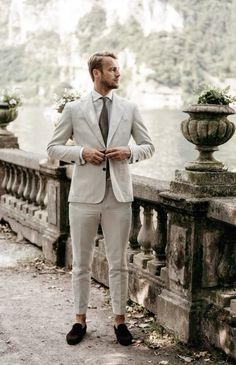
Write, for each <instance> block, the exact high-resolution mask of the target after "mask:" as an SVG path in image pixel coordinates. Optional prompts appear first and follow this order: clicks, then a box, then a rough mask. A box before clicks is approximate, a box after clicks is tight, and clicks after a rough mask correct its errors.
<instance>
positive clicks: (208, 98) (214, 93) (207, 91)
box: [198, 85, 236, 105]
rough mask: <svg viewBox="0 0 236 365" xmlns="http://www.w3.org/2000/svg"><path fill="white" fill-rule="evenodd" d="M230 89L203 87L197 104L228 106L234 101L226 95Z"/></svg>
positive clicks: (233, 98) (235, 98)
mask: <svg viewBox="0 0 236 365" xmlns="http://www.w3.org/2000/svg"><path fill="white" fill-rule="evenodd" d="M229 89H230V87H229V86H227V87H226V88H224V89H220V88H217V87H215V86H207V85H205V86H203V87H202V91H201V94H200V95H199V97H198V104H219V105H229V104H230V103H233V102H235V101H236V97H235V96H231V95H229V94H228V92H229Z"/></svg>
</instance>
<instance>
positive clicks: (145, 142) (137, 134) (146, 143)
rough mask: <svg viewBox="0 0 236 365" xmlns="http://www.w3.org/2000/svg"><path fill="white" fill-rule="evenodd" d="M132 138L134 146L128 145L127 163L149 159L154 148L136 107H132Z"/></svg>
mask: <svg viewBox="0 0 236 365" xmlns="http://www.w3.org/2000/svg"><path fill="white" fill-rule="evenodd" d="M131 134H132V137H133V139H134V141H135V144H130V145H129V148H130V151H131V157H130V160H129V163H135V162H139V161H142V160H145V159H148V158H151V157H152V155H153V153H154V152H155V147H154V145H153V143H152V141H151V138H150V137H149V134H148V131H147V128H146V127H145V125H144V123H143V120H142V117H141V114H140V112H139V110H138V107H137V106H136V105H134V111H133V124H132V131H131Z"/></svg>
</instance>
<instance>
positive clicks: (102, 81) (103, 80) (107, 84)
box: [101, 78, 119, 90]
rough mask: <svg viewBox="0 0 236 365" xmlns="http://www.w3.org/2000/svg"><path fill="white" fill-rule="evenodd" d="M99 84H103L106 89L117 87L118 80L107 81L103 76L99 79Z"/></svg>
mask: <svg viewBox="0 0 236 365" xmlns="http://www.w3.org/2000/svg"><path fill="white" fill-rule="evenodd" d="M101 85H102V86H104V87H105V88H106V89H107V90H112V89H118V87H119V84H118V81H117V83H116V82H115V81H114V82H108V81H107V80H105V79H103V78H102V79H101Z"/></svg>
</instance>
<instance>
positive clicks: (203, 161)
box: [181, 86, 236, 171]
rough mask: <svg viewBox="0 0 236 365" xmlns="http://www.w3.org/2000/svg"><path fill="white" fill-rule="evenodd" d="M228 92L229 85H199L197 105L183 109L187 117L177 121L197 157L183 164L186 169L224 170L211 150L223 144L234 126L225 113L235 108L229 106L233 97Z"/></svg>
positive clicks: (232, 112) (231, 134)
mask: <svg viewBox="0 0 236 365" xmlns="http://www.w3.org/2000/svg"><path fill="white" fill-rule="evenodd" d="M228 93H229V86H228V87H226V88H224V89H220V88H217V87H214V86H204V87H203V88H201V92H200V95H199V96H198V102H197V104H194V105H192V106H190V107H188V108H186V109H185V110H183V111H184V112H185V113H188V114H189V118H188V119H186V120H184V121H183V122H182V123H181V130H182V133H183V135H184V137H185V138H186V139H187V140H188V141H189V142H191V143H193V144H195V145H196V149H197V150H198V151H199V156H198V158H197V160H196V161H194V162H190V163H188V164H186V166H185V168H186V169H187V170H193V171H224V170H225V169H226V168H225V166H224V164H223V163H222V162H220V161H217V160H215V158H214V157H213V152H214V151H217V150H218V146H219V145H221V144H223V143H226V142H227V141H228V140H229V139H230V138H231V137H232V136H233V134H234V131H235V126H234V124H233V123H232V122H231V121H229V120H228V119H227V116H228V115H230V114H234V113H235V111H234V109H233V108H231V107H230V106H229V104H230V103H233V102H235V101H236V97H234V96H231V95H229V94H228Z"/></svg>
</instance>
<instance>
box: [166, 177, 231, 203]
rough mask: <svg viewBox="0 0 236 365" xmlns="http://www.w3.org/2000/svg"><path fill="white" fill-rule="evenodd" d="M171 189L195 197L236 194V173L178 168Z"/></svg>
mask: <svg viewBox="0 0 236 365" xmlns="http://www.w3.org/2000/svg"><path fill="white" fill-rule="evenodd" d="M170 189H171V191H172V192H173V193H176V194H178V195H179V194H183V195H190V196H192V197H195V198H209V197H215V196H220V197H222V196H236V173H235V172H228V171H220V172H213V171H211V172H206V171H204V172H203V171H187V170H176V172H175V180H174V181H172V182H171V184H170Z"/></svg>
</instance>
